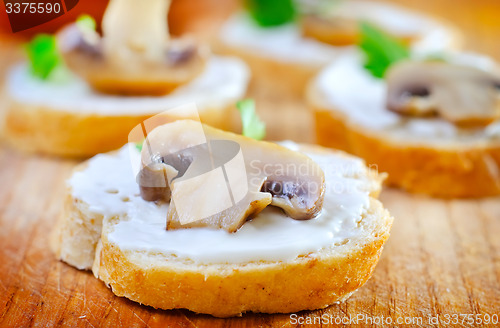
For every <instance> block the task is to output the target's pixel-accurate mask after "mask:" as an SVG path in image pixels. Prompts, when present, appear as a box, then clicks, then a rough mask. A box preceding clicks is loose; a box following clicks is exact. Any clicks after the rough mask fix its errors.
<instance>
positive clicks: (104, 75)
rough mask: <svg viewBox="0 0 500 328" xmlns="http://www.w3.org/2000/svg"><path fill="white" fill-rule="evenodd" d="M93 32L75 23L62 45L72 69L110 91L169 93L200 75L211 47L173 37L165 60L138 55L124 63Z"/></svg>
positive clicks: (65, 33)
mask: <svg viewBox="0 0 500 328" xmlns="http://www.w3.org/2000/svg"><path fill="white" fill-rule="evenodd" d="M92 32H93V31H83V30H82V29H81V28H79V27H78V26H77V25H76V24H71V25H69V26H67V27H65V28H64V29H62V30H61V31H60V32H59V33H58V44H59V47H60V49H61V53H62V55H63V57H64V60H65V62H66V64H67V65H68V67H69V68H70V69H71V71H73V72H74V73H76V74H77V75H79V76H81V77H82V78H83V79H84V80H86V81H87V82H88V83H89V84H90V85H91V86H92V87H93V88H94V89H96V90H98V91H101V92H104V93H109V94H122V95H163V94H168V93H170V92H172V91H173V90H174V89H175V88H177V87H179V86H181V85H183V84H186V83H188V82H189V81H191V80H192V79H194V78H195V77H197V76H198V75H199V74H200V73H201V72H202V71H203V69H204V68H205V64H206V62H207V60H208V57H209V55H210V53H209V50H208V48H207V47H205V46H197V45H196V44H195V43H194V41H193V40H192V39H189V38H183V39H175V40H170V42H169V43H168V45H166V46H165V47H164V50H163V53H164V56H163V60H161V61H153V60H149V59H147V58H144V59H141V57H140V56H135V57H133V59H134V60H131V61H128V62H127V63H126V64H123V63H122V61H118V60H115V57H114V56H111V55H109V54H108V53H107V52H106V51H105V47H104V39H103V38H102V37H101V36H100V35H98V34H97V33H96V32H93V33H92ZM159 47H162V46H159Z"/></svg>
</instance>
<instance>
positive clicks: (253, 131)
mask: <svg viewBox="0 0 500 328" xmlns="http://www.w3.org/2000/svg"><path fill="white" fill-rule="evenodd" d="M236 107H237V108H238V110H239V111H240V115H241V123H242V125H243V135H244V136H246V137H249V138H253V139H256V140H262V139H264V137H265V136H266V124H265V123H264V122H262V121H261V120H260V119H259V117H258V116H257V113H256V112H255V102H254V101H253V99H244V100H241V101H238V102H237V103H236Z"/></svg>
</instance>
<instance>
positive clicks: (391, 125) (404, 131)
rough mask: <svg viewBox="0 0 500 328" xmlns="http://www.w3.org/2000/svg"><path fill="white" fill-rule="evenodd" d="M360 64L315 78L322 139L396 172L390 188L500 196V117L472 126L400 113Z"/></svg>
mask: <svg viewBox="0 0 500 328" xmlns="http://www.w3.org/2000/svg"><path fill="white" fill-rule="evenodd" d="M484 59H485V58H483V59H479V58H476V59H473V61H477V62H478V63H479V64H480V63H482V62H484V63H486V62H487V61H485V60H484ZM353 65H358V66H359V67H360V69H359V70H362V68H361V64H360V63H359V62H358V61H357V59H355V58H347V57H346V58H343V59H339V61H338V62H337V63H334V64H332V65H331V66H330V67H328V68H326V69H325V70H324V71H323V72H322V73H320V74H319V75H318V76H317V77H316V78H315V79H314V80H313V81H312V82H311V83H310V86H309V88H308V94H307V98H308V103H309V106H310V107H311V109H312V110H313V112H314V116H315V125H316V138H317V142H318V144H320V145H323V146H327V147H332V148H337V149H342V150H344V151H348V152H350V153H352V154H354V155H357V156H360V157H362V158H363V159H365V160H366V161H367V162H368V163H369V164H370V165H376V166H377V167H378V169H379V170H381V171H384V172H388V173H389V177H388V179H387V180H386V182H387V183H388V184H389V185H393V186H397V187H400V188H403V189H405V190H407V191H409V192H415V193H423V194H427V195H431V196H435V197H443V198H456V197H485V196H494V195H499V194H500V138H499V137H498V136H499V135H500V133H499V131H500V122H496V123H493V124H491V125H490V126H488V127H487V128H479V129H467V128H460V127H456V126H453V125H452V124H451V123H448V122H446V121H444V120H440V119H427V120H426V119H412V118H401V117H396V116H397V114H394V113H391V112H389V111H388V110H387V109H385V105H384V103H383V96H385V94H384V91H383V90H384V89H383V87H382V86H381V85H378V83H377V85H374V84H373V82H371V81H372V80H371V78H369V77H367V76H368V73H365V72H361V71H359V70H358V69H354V67H353ZM347 76H349V77H347ZM358 77H359V78H358ZM327 85H328V87H327ZM379 88H381V89H379ZM348 89H350V90H352V91H347V90H348ZM346 94H350V96H347V97H350V98H347V97H346Z"/></svg>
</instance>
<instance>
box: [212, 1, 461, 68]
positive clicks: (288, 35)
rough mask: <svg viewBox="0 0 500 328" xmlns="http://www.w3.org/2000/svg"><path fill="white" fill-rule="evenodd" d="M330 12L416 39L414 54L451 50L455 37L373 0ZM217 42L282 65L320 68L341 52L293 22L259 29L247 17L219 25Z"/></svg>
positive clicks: (240, 15) (427, 20)
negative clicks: (308, 34) (306, 34)
mask: <svg viewBox="0 0 500 328" xmlns="http://www.w3.org/2000/svg"><path fill="white" fill-rule="evenodd" d="M334 10H336V11H338V12H339V14H341V15H344V16H347V17H351V18H353V19H357V20H368V21H371V22H373V23H375V24H377V25H379V26H381V27H382V28H384V29H386V30H387V31H390V32H391V33H393V34H395V35H399V36H408V35H411V36H416V37H417V40H416V41H415V42H414V43H413V45H412V50H413V51H415V52H421V53H429V52H438V51H442V50H445V49H450V48H453V46H454V42H455V35H454V33H453V31H451V30H450V29H449V28H447V27H446V26H444V25H443V24H441V23H439V22H437V21H435V20H433V19H431V18H428V17H426V16H424V15H420V14H418V13H415V12H412V11H410V10H406V9H404V8H401V7H398V6H394V5H391V4H385V3H383V2H373V1H343V2H341V3H340V4H339V5H338V6H337V7H336V8H335V9H334ZM219 39H220V40H221V41H222V42H223V43H224V44H226V45H228V46H235V47H239V48H243V49H245V50H246V51H248V52H250V53H254V54H256V55H259V56H262V57H268V58H271V59H276V60H280V61H284V62H290V63H298V64H302V65H309V66H316V67H322V66H324V65H326V64H328V63H330V62H331V61H332V60H333V59H335V56H337V55H338V54H339V53H341V52H342V51H344V50H347V51H352V49H353V48H354V47H353V46H347V47H336V46H332V45H328V44H325V43H322V42H319V41H317V40H315V39H311V38H305V37H303V36H302V33H301V31H300V28H299V26H298V25H297V24H295V23H288V24H284V25H281V26H277V27H266V28H263V27H260V26H259V25H257V23H255V22H254V21H253V20H252V19H251V18H250V17H249V15H247V14H244V13H237V14H235V15H233V16H232V17H230V18H229V19H228V20H227V21H226V22H225V24H224V25H223V26H222V28H221V30H220V33H219Z"/></svg>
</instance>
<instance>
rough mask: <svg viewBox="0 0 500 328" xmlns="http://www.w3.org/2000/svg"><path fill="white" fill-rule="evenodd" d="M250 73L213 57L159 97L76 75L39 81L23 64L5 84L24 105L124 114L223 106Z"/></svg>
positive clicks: (240, 64)
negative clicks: (121, 91)
mask: <svg viewBox="0 0 500 328" xmlns="http://www.w3.org/2000/svg"><path fill="white" fill-rule="evenodd" d="M249 74H250V73H249V70H248V68H247V66H246V65H245V64H244V63H243V62H242V61H241V60H239V59H237V58H231V57H217V56H212V58H211V59H210V60H209V62H208V63H207V67H206V68H205V71H204V72H203V73H202V74H201V75H200V76H199V77H197V78H196V79H195V80H193V81H192V82H190V83H188V84H187V85H184V86H181V87H179V88H178V89H176V90H175V91H174V92H172V93H171V94H169V95H165V96H158V97H148V96H144V97H123V96H114V95H107V94H102V93H98V92H96V91H94V90H92V88H91V87H90V86H89V85H88V84H87V83H86V82H85V81H83V80H82V79H80V78H78V77H76V76H71V77H69V81H61V82H60V83H57V82H46V81H41V80H38V79H36V78H34V77H33V76H32V75H31V74H30V73H29V71H28V68H27V67H26V66H25V65H20V66H17V67H15V68H14V69H13V70H11V72H10V73H9V75H8V78H7V82H6V85H7V88H8V91H7V92H8V93H9V95H10V96H11V97H12V98H13V99H15V100H17V101H19V102H22V103H25V104H33V105H36V106H47V107H48V108H50V109H53V110H65V111H69V110H71V111H74V112H79V113H85V114H99V115H108V116H114V115H117V116H124V115H142V114H154V113H158V112H161V111H164V110H166V109H169V108H173V107H176V106H180V105H182V104H185V103H186V101H188V102H196V104H197V106H198V109H199V110H203V109H204V108H208V107H214V106H217V107H221V106H222V107H223V106H224V105H227V104H228V103H230V102H233V101H235V100H237V99H239V98H241V97H242V96H244V94H245V92H246V87H247V83H248V79H249Z"/></svg>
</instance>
